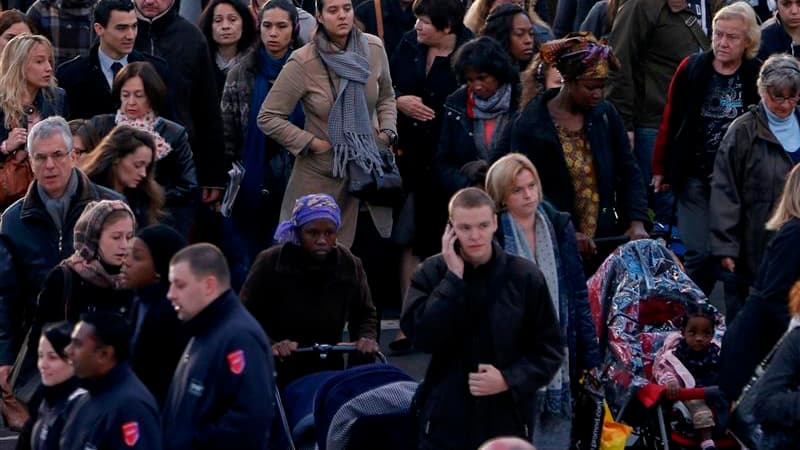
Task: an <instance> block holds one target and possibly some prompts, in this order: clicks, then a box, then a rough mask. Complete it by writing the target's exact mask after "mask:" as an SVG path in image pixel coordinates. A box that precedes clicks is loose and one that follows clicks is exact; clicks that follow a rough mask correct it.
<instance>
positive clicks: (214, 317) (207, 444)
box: [162, 290, 275, 450]
mask: <svg viewBox="0 0 800 450" xmlns="http://www.w3.org/2000/svg"><path fill="white" fill-rule="evenodd" d="M186 326H187V327H188V329H189V332H190V334H191V335H192V338H191V340H190V341H189V344H188V345H187V346H186V350H185V351H184V352H183V356H182V357H181V360H180V362H179V363H178V367H177V369H175V375H174V377H173V379H172V385H171V386H170V389H169V394H168V395H167V402H166V404H165V406H164V413H163V415H162V422H163V428H164V437H165V446H164V448H166V449H174V450H183V449H190V448H191V449H194V450H204V449H205V450H207V449H220V450H223V449H225V450H227V449H237V450H262V449H266V448H267V441H268V439H269V430H270V426H271V424H272V414H273V413H272V412H273V402H274V395H273V390H274V386H275V374H274V365H273V362H272V350H271V348H270V346H269V345H268V344H267V342H268V341H267V336H266V334H264V330H263V329H262V328H261V325H259V324H258V322H256V320H255V319H254V318H253V316H251V315H250V313H248V312H247V310H245V308H244V306H242V304H241V303H240V302H239V298H238V297H237V296H236V294H234V293H233V291H231V290H228V291H227V292H225V293H224V294H222V295H221V296H220V297H219V298H217V299H216V300H214V301H213V302H212V303H211V304H210V305H209V306H207V307H206V309H204V310H203V311H201V312H200V313H199V314H197V316H195V317H194V318H193V319H192V320H190V321H188V322H186Z"/></svg>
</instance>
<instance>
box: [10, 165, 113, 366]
mask: <svg viewBox="0 0 800 450" xmlns="http://www.w3.org/2000/svg"><path fill="white" fill-rule="evenodd" d="M74 174H75V175H74V176H78V177H79V178H78V190H77V192H76V194H75V196H74V197H73V198H72V201H71V202H70V206H69V210H68V211H67V215H66V220H65V222H64V226H63V228H62V230H61V231H59V230H58V228H57V227H56V225H55V224H54V223H53V220H52V219H51V218H50V215H49V214H48V213H47V211H46V210H45V207H44V203H43V202H42V199H41V198H40V197H39V193H38V190H37V187H36V186H37V183H36V182H35V181H34V182H33V183H31V187H30V188H29V189H28V193H27V194H26V195H25V197H23V198H21V199H19V200H18V201H17V202H16V203H14V204H13V205H11V206H10V207H9V208H8V209H7V210H6V211H5V213H3V216H2V218H0V365H7V364H11V363H13V362H14V358H15V357H16V354H17V350H18V348H19V345H20V344H21V341H22V338H23V335H24V333H25V331H26V330H27V327H28V326H29V325H30V323H31V319H32V318H33V313H34V308H35V306H36V297H37V296H38V295H39V291H40V290H41V288H42V285H43V282H44V280H45V277H46V276H47V274H48V273H49V272H50V270H51V269H52V268H53V267H55V266H56V264H58V263H59V262H61V260H63V259H64V258H66V257H68V256H69V255H71V254H72V252H73V251H74V248H73V243H72V232H73V228H74V227H75V222H77V220H78V217H79V216H80V214H81V213H82V212H83V209H84V208H85V207H86V205H87V204H88V203H89V202H91V201H94V200H103V199H107V200H123V198H122V196H121V195H119V194H118V193H116V192H114V191H111V190H110V189H106V188H104V187H101V186H98V185H96V184H94V183H92V182H90V181H89V179H88V178H86V176H85V175H84V174H83V173H82V172H81V171H79V170H77V169H74Z"/></svg>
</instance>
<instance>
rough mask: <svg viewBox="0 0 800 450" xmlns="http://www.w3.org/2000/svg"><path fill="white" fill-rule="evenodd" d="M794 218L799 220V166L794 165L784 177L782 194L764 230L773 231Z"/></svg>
mask: <svg viewBox="0 0 800 450" xmlns="http://www.w3.org/2000/svg"><path fill="white" fill-rule="evenodd" d="M794 218H797V219H800V165H795V166H794V168H793V169H792V170H791V171H790V172H789V175H787V176H786V183H785V184H784V185H783V193H782V194H781V198H780V200H778V205H777V206H776V207H775V212H773V213H772V217H770V218H769V220H768V221H767V224H766V228H767V229H768V230H772V231H775V230H777V229H779V228H780V227H782V226H783V225H784V224H785V223H786V222H788V221H790V220H792V219H794Z"/></svg>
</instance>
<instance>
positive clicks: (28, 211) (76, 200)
mask: <svg viewBox="0 0 800 450" xmlns="http://www.w3.org/2000/svg"><path fill="white" fill-rule="evenodd" d="M72 173H73V175H75V176H77V177H78V190H77V191H76V192H75V195H74V196H73V197H72V199H71V200H70V202H69V210H68V212H67V216H68V217H69V216H70V215H71V213H72V212H73V211H75V210H80V211H82V210H83V207H84V206H86V204H87V203H89V202H90V201H92V200H96V199H97V198H98V196H99V194H98V192H97V189H96V187H95V185H94V184H93V183H92V182H91V181H89V178H87V177H86V175H85V174H84V173H83V172H81V171H80V170H79V169H77V168H73V169H72ZM37 186H38V181H36V180H34V181H33V183H31V185H30V186H29V187H28V193H27V194H25V198H24V199H23V200H22V210H21V212H20V219H21V220H26V219H28V218H34V217H35V218H41V219H44V220H48V221H51V219H50V216H49V214H47V210H46V209H45V206H44V201H42V199H41V197H39V191H38V189H37Z"/></svg>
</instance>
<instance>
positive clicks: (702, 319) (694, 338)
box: [681, 303, 717, 352]
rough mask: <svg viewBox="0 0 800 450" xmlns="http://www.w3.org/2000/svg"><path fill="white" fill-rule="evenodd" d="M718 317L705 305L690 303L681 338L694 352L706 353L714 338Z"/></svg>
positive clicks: (682, 326)
mask: <svg viewBox="0 0 800 450" xmlns="http://www.w3.org/2000/svg"><path fill="white" fill-rule="evenodd" d="M716 320H717V317H716V313H715V311H714V309H713V308H712V307H711V306H710V305H708V304H705V303H701V304H694V303H690V304H689V305H687V307H686V311H685V312H684V314H683V323H682V325H681V336H683V340H684V341H686V344H687V345H688V346H689V348H690V349H691V350H692V351H695V352H702V351H705V350H706V349H707V348H708V346H709V345H711V340H712V339H713V338H714V324H715V323H716Z"/></svg>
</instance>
